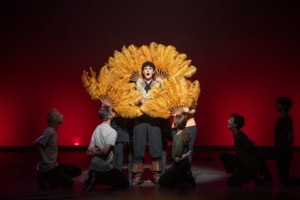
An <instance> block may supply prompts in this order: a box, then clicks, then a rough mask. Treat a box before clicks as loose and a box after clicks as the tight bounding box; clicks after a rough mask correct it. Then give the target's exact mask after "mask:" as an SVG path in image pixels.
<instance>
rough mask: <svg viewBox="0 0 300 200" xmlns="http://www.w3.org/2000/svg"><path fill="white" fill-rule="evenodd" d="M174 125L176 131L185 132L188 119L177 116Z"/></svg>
mask: <svg viewBox="0 0 300 200" xmlns="http://www.w3.org/2000/svg"><path fill="white" fill-rule="evenodd" d="M174 125H175V127H176V129H178V130H183V129H184V128H185V126H186V118H185V116H183V115H176V116H175V117H174Z"/></svg>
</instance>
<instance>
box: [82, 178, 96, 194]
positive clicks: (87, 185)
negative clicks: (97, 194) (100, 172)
mask: <svg viewBox="0 0 300 200" xmlns="http://www.w3.org/2000/svg"><path fill="white" fill-rule="evenodd" d="M95 185H96V177H95V176H89V178H88V179H86V180H85V181H84V182H83V185H82V190H88V191H91V190H92V189H93V188H94V187H95Z"/></svg>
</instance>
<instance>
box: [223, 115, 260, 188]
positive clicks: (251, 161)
mask: <svg viewBox="0 0 300 200" xmlns="http://www.w3.org/2000/svg"><path fill="white" fill-rule="evenodd" d="M243 126H244V117H243V116H241V115H239V114H232V115H231V117H230V118H229V120H228V128H229V129H231V131H232V133H233V140H234V149H235V154H232V153H228V152H221V153H220V154H219V158H220V160H221V162H222V163H223V165H224V167H225V169H226V171H227V172H228V173H231V176H230V177H229V178H228V179H227V182H226V184H227V185H231V186H232V185H242V184H244V183H248V182H249V181H250V180H253V181H255V183H256V184H262V181H261V180H260V178H259V177H258V176H257V172H258V166H259V165H258V162H259V160H258V158H257V148H256V147H257V145H256V144H255V143H254V142H253V141H251V140H250V139H249V138H248V136H247V135H246V134H245V133H244V132H243V131H241V130H240V129H241V128H242V127H243Z"/></svg>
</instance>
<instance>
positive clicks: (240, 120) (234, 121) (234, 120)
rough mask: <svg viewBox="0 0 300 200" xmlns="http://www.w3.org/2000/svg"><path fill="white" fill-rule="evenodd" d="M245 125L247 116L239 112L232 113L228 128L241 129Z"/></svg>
mask: <svg viewBox="0 0 300 200" xmlns="http://www.w3.org/2000/svg"><path fill="white" fill-rule="evenodd" d="M244 125H245V118H244V117H243V116H242V115H239V114H235V113H233V114H231V116H230V118H229V119H228V128H230V129H237V130H239V129H241V128H242V127H243V126H244Z"/></svg>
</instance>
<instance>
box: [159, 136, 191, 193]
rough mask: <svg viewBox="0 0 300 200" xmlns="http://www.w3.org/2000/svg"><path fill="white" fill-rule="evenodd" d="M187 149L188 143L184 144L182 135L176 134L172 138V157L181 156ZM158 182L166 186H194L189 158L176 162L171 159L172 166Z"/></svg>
mask: <svg viewBox="0 0 300 200" xmlns="http://www.w3.org/2000/svg"><path fill="white" fill-rule="evenodd" d="M188 151H189V145H184V144H183V141H182V135H181V134H176V135H175V136H174V139H173V145H172V157H173V159H175V157H182V155H183V154H185V153H187V152H188ZM158 184H159V185H161V186H166V187H168V188H174V187H176V186H179V185H181V186H183V185H184V186H185V187H186V186H192V187H195V179H194V177H193V176H192V173H191V163H190V161H189V158H186V159H184V160H181V161H179V162H178V163H176V162H175V161H173V163H172V166H171V167H170V168H168V169H167V170H166V172H165V173H164V174H163V175H162V176H161V177H160V179H159V181H158Z"/></svg>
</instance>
